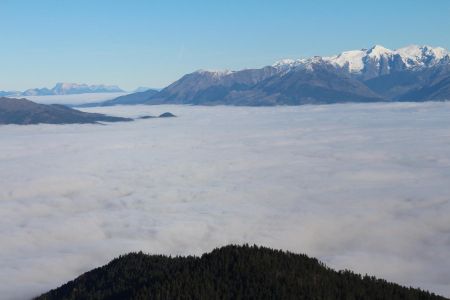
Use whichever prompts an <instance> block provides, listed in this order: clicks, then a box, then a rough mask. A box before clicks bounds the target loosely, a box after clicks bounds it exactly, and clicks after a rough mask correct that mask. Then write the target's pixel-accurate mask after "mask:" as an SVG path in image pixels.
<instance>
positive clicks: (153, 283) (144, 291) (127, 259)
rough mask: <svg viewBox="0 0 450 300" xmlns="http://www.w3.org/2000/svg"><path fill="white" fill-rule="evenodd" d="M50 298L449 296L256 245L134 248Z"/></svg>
mask: <svg viewBox="0 0 450 300" xmlns="http://www.w3.org/2000/svg"><path fill="white" fill-rule="evenodd" d="M36 299H40V300H44V299H46V300H50V299H122V300H123V299H308V300H315V299H317V300H319V299H329V300H331V299H348V300H353V299H354V300H357V299H386V300H388V299H389V300H391V299H394V300H395V299H445V298H443V297H440V296H437V295H434V294H432V293H429V292H426V291H422V290H420V289H413V288H409V287H402V286H400V285H398V284H395V283H390V282H387V281H385V280H382V279H377V278H375V277H372V276H367V275H366V276H361V275H358V274H355V273H353V272H351V271H334V270H332V269H330V268H328V267H326V266H325V265H324V264H323V263H321V262H320V261H318V260H317V259H315V258H309V257H308V256H306V255H301V254H293V253H289V252H284V251H280V250H272V249H268V248H264V247H258V246H247V245H245V246H226V247H222V248H219V249H215V250H213V251H212V252H211V253H207V254H204V255H202V256H201V257H194V256H188V257H167V256H162V255H147V254H143V253H141V252H140V253H130V254H127V255H124V256H120V257H119V258H116V259H114V260H113V261H111V262H110V263H109V264H107V265H105V266H103V267H100V268H97V269H94V270H92V271H90V272H87V273H85V274H83V275H81V276H80V277H78V278H77V279H75V280H73V281H70V282H68V283H66V284H64V285H63V286H61V287H59V288H57V289H55V290H52V291H50V292H48V293H46V294H44V295H41V296H40V297H38V298H36Z"/></svg>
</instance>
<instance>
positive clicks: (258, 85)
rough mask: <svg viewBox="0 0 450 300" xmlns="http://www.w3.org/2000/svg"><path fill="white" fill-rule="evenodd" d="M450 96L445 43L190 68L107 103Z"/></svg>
mask: <svg viewBox="0 0 450 300" xmlns="http://www.w3.org/2000/svg"><path fill="white" fill-rule="evenodd" d="M448 99H450V55H449V52H448V51H447V50H446V49H443V48H439V47H437V48H433V47H429V46H415V45H413V46H408V47H404V48H400V49H397V50H390V49H387V48H384V47H382V46H378V45H376V46H374V47H372V48H370V49H362V50H353V51H346V52H343V53H341V54H339V55H335V56H330V57H320V56H315V57H311V58H305V59H297V60H292V59H284V60H281V61H279V62H276V63H275V64H273V65H271V66H266V67H263V68H261V69H245V70H241V71H205V70H200V71H196V72H194V73H191V74H187V75H185V76H183V77H182V78H180V79H179V80H177V81H176V82H174V83H172V84H171V85H169V86H167V87H166V88H164V89H162V90H161V91H156V92H155V91H150V92H148V93H147V92H143V93H142V92H140V93H133V94H130V95H126V96H121V97H119V98H117V99H114V100H111V101H109V102H106V103H103V104H102V105H116V104H200V105H215V104H225V105H252V106H259V105H301V104H327V103H342V102H376V101H427V100H448Z"/></svg>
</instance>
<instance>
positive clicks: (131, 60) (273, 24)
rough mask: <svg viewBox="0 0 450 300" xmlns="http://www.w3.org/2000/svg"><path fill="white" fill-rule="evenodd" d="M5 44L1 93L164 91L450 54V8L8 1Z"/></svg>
mask: <svg viewBox="0 0 450 300" xmlns="http://www.w3.org/2000/svg"><path fill="white" fill-rule="evenodd" d="M0 38H1V45H0V69H1V71H0V90H13V89H18V90H22V89H26V88H32V87H44V86H47V87H51V86H53V85H54V84H55V83H56V82H58V81H65V82H79V83H90V84H94V83H105V84H117V85H120V86H121V87H122V88H125V89H134V88H136V87H137V86H148V87H163V86H165V85H167V84H169V83H171V82H173V81H174V80H176V79H178V78H179V77H180V76H181V75H183V74H185V73H189V72H192V71H195V70H197V69H232V70H234V69H242V68H251V67H261V66H264V65H268V64H272V63H273V62H274V61H277V60H279V59H282V58H300V57H307V56H311V55H331V54H335V53H338V52H341V51H343V50H349V49H360V48H368V47H371V46H372V45H374V44H381V45H383V46H385V47H387V48H398V47H402V46H405V45H409V44H428V45H432V46H442V47H445V48H450V0H429V1H419V0H395V1H393V0H391V1H380V0H377V1H374V0H372V1H362V0H358V1H353V0H345V1H344V0H341V1H336V0H333V1H331V0H330V1H325V0H314V1H313V0H310V1H300V0H297V1H290V0H285V1H281V0H279V1H275V0H273V1H265V0H258V1H256V0H240V1H235V0H226V1H225V0H223V1H206V0H205V1H199V0H189V1H188V0H186V1H170V0H165V1H159V0H154V1H152V0H127V1H126V0H121V1H119V0H109V1H106V0H76V1H75V0H72V1H69V0H39V1H37V0H0Z"/></svg>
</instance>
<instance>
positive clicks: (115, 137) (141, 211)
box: [0, 102, 450, 299]
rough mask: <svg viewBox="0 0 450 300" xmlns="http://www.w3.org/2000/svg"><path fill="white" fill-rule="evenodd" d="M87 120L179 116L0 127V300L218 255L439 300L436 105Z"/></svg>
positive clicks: (448, 283) (447, 276) (113, 110)
mask: <svg viewBox="0 0 450 300" xmlns="http://www.w3.org/2000/svg"><path fill="white" fill-rule="evenodd" d="M85 110H86V111H90V112H94V111H95V112H103V113H107V114H111V115H117V116H127V117H128V116H131V117H137V116H143V115H159V114H161V113H163V112H166V111H170V112H172V113H174V114H176V115H177V116H178V117H177V118H170V119H146V120H138V121H135V122H126V123H115V124H107V125H106V126H103V125H36V126H34V125H33V126H0V137H1V138H0V164H1V168H0V239H1V247H0V295H2V296H1V297H2V299H25V298H29V297H32V296H36V295H38V294H39V293H42V292H44V291H46V290H48V289H51V288H55V287H57V286H58V285H60V284H62V283H64V282H66V281H68V280H70V279H73V278H74V277H76V276H78V275H79V274H81V273H83V272H85V271H87V270H90V269H92V268H94V267H96V266H99V265H102V264H104V263H106V262H108V261H109V260H111V259H112V258H113V257H115V256H118V255H119V254H123V253H126V252H129V251H138V250H142V251H144V252H148V253H166V254H201V253H202V252H204V251H209V250H211V249H212V248H214V247H217V246H221V245H225V244H228V243H251V244H252V243H256V244H260V245H265V246H269V247H274V248H282V249H285V250H290V251H294V252H301V253H306V254H308V255H311V256H316V257H318V258H320V259H322V260H323V261H325V262H326V263H327V264H328V265H329V266H331V267H333V268H337V269H343V268H348V269H352V270H354V271H356V272H361V273H368V274H373V275H376V276H379V277H383V278H385V279H388V280H392V281H396V282H398V283H401V284H404V285H408V286H409V285H411V286H414V287H421V288H423V289H430V290H431V291H434V292H438V293H441V294H443V295H446V296H450V218H449V215H450V196H449V195H450V184H449V183H450V103H445V102H442V103H431V102H430V103H395V104H386V103H381V104H340V105H325V106H300V107H259V108H256V107H254V108H248V107H222V106H218V107H201V106H198V107H193V106H129V107H125V106H118V107H107V108H90V109H85Z"/></svg>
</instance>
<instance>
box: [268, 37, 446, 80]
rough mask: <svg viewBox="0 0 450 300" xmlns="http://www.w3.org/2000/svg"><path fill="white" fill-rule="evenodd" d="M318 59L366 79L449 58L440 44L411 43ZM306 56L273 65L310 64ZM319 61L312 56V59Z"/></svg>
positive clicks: (296, 65) (347, 52)
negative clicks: (398, 46)
mask: <svg viewBox="0 0 450 300" xmlns="http://www.w3.org/2000/svg"><path fill="white" fill-rule="evenodd" d="M321 59H322V62H324V63H329V64H331V65H334V66H335V67H336V68H337V69H340V70H343V71H345V72H348V73H350V74H353V75H356V76H362V77H363V79H370V78H373V77H377V76H380V75H384V74H389V73H390V72H392V71H394V70H395V71H401V70H405V69H420V68H426V67H432V66H434V65H436V64H439V63H441V62H443V61H448V62H450V54H449V52H448V51H447V50H446V49H444V48H441V47H430V46H417V45H411V46H407V47H404V48H400V49H397V50H391V49H388V48H385V47H383V46H381V45H375V46H373V47H371V48H370V49H361V50H350V51H344V52H342V53H340V54H338V55H334V56H328V57H322V58H321ZM311 62H313V61H312V60H311V58H309V59H297V60H294V59H283V60H280V61H278V62H276V63H275V64H274V65H272V66H273V67H275V68H277V69H278V70H280V71H288V70H291V69H292V68H298V67H299V66H304V67H308V66H310V65H311ZM319 62H320V61H319V60H318V59H317V58H316V59H315V60H314V63H319Z"/></svg>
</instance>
